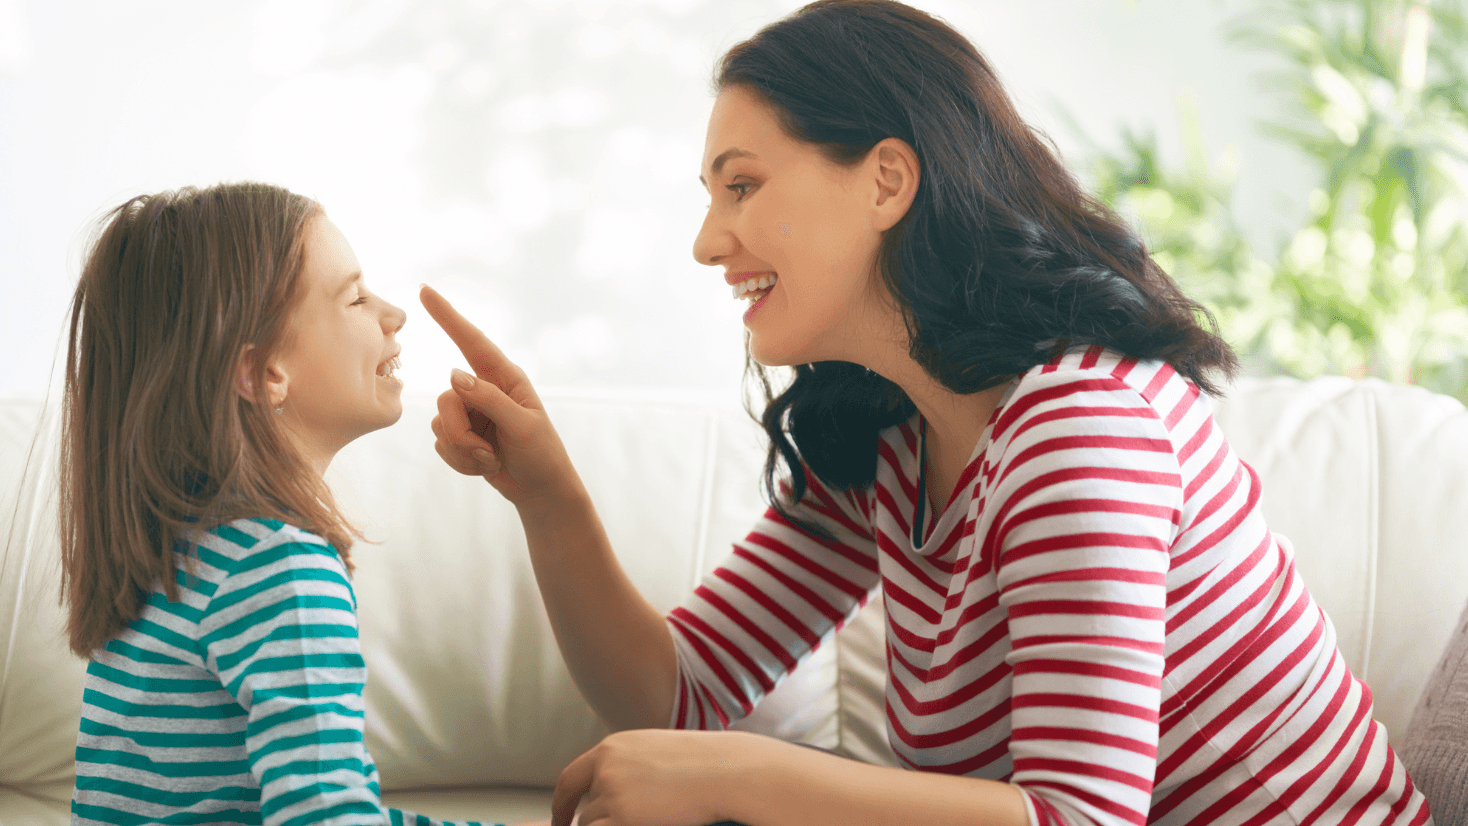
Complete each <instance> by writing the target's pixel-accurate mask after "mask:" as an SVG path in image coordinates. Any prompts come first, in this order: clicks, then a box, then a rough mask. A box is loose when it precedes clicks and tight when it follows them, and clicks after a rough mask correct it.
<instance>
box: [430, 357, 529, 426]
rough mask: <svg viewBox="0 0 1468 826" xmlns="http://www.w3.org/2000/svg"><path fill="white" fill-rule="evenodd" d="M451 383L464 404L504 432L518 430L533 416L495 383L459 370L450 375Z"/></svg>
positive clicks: (456, 369)
mask: <svg viewBox="0 0 1468 826" xmlns="http://www.w3.org/2000/svg"><path fill="white" fill-rule="evenodd" d="M449 382H450V384H451V385H452V386H453V388H454V392H456V393H458V394H459V398H461V399H463V400H464V404H466V405H468V406H469V407H470V408H472V409H474V410H477V411H479V412H480V413H483V414H484V415H485V416H488V417H489V420H490V421H492V422H494V423H495V426H496V427H499V428H501V429H502V430H503V429H504V428H510V429H518V428H517V426H522V425H523V424H524V419H525V417H527V416H531V415H532V414H531V413H530V411H528V410H526V409H525V408H523V407H521V406H520V405H519V404H517V403H516V402H515V400H514V399H512V398H510V397H509V396H508V395H506V394H505V392H504V391H503V390H501V389H499V388H498V387H496V386H495V385H494V383H493V382H490V381H486V380H484V379H480V378H476V377H475V376H473V375H471V374H469V373H466V372H464V371H463V370H460V369H458V368H454V370H453V372H452V373H451V374H450V376H449Z"/></svg>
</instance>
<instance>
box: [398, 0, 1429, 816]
mask: <svg viewBox="0 0 1468 826" xmlns="http://www.w3.org/2000/svg"><path fill="white" fill-rule="evenodd" d="M717 88H718V90H719V92H718V97H717V99H716V101H715V103H714V108H713V113H712V115H711V117H710V119H709V126H708V136H707V143H706V144H705V151H704V157H703V163H702V169H701V172H702V175H701V178H702V180H703V181H704V184H705V186H706V187H707V188H708V191H709V195H710V200H711V204H710V206H709V210H708V214H707V216H706V218H705V219H704V223H703V227H702V229H701V230H700V232H699V234H698V237H697V238H696V239H695V241H694V246H693V251H694V256H695V257H696V258H697V259H698V260H699V261H700V262H702V263H704V264H708V265H711V266H716V267H719V268H721V269H722V270H723V276H724V279H725V280H726V281H727V282H728V283H729V284H730V285H731V287H732V289H733V292H734V295H735V297H736V298H745V299H748V300H749V302H750V304H749V308H748V309H747V310H746V312H745V314H744V323H745V326H746V329H747V332H748V345H749V355H750V357H751V359H752V361H751V371H752V372H753V373H754V375H755V376H756V378H759V379H761V380H762V381H763V384H764V387H765V388H766V390H767V394H766V406H765V409H764V412H763V415H762V417H761V418H762V421H763V424H764V428H765V430H766V432H767V433H768V435H769V437H770V443H771V446H770V450H769V460H768V463H767V469H766V482H767V487H768V488H770V491H771V508H770V509H769V511H768V512H767V513H766V514H765V516H764V517H763V518H762V519H761V520H760V521H759V522H758V523H757V524H756V525H755V526H754V528H753V530H752V531H751V533H750V534H749V536H748V538H747V539H746V540H744V541H743V542H740V543H737V544H736V547H735V549H734V553H733V555H732V556H731V557H730V558H729V559H728V560H727V561H726V562H725V563H724V564H723V565H722V566H721V567H720V568H719V569H718V570H716V571H715V572H714V573H712V574H711V575H710V576H709V577H708V578H707V579H706V580H704V582H703V584H702V586H701V587H699V588H698V589H697V590H696V591H695V592H694V593H693V594H692V595H691V596H690V597H689V599H688V601H687V602H686V603H685V604H684V605H683V606H682V607H680V608H678V609H676V610H674V611H673V612H671V614H669V615H668V616H667V617H663V616H661V615H659V613H658V612H657V611H656V610H655V609H653V608H652V607H651V606H650V605H649V604H648V603H647V601H646V600H644V599H643V598H642V597H641V596H640V595H639V594H638V593H637V592H636V590H635V589H634V588H633V587H632V586H631V585H630V583H629V582H628V580H627V578H626V576H625V575H624V574H623V572H622V570H621V568H620V567H619V565H618V563H617V561H616V556H615V555H614V554H613V553H612V551H611V549H610V548H609V547H608V543H607V541H606V537H605V534H604V533H603V532H602V530H601V528H600V525H599V523H598V521H597V519H596V515H595V512H594V511H593V509H592V506H591V503H590V502H588V501H587V498H586V496H585V491H584V489H583V488H582V486H581V485H580V482H579V480H578V478H577V476H576V474H575V471H574V469H573V468H572V467H571V466H570V463H569V461H567V460H566V458H565V454H564V451H563V450H562V449H561V447H560V443H559V440H558V439H557V437H556V435H555V431H554V429H553V428H552V427H551V425H550V423H549V422H548V421H547V419H546V417H545V413H544V410H543V409H542V407H541V406H540V404H539V402H538V401H537V399H536V396H535V393H534V390H533V389H532V388H531V387H530V385H529V384H528V382H527V381H526V380H525V377H524V374H523V373H521V372H519V371H518V370H516V369H515V368H514V366H513V365H512V364H509V363H508V362H506V361H505V360H504V358H503V356H502V355H500V354H499V353H498V351H497V350H495V349H494V347H493V345H491V344H489V343H488V342H487V340H485V339H484V338H483V336H482V335H480V334H479V333H478V331H476V330H475V329H474V328H473V327H472V326H470V325H469V324H468V323H467V322H466V321H464V320H463V319H462V318H460V317H459V316H458V315H457V314H456V313H455V312H454V311H453V310H452V308H451V307H449V306H448V305H447V304H446V303H444V302H443V300H442V299H441V298H439V297H438V296H436V294H434V293H432V292H425V293H424V295H423V300H424V304H425V306H427V307H428V308H429V310H430V312H431V313H432V314H433V315H434V317H435V318H436V319H437V320H438V321H439V322H440V324H442V325H444V326H445V328H446V329H447V330H448V331H449V332H450V334H451V335H453V336H454V337H455V339H456V340H457V341H458V342H459V344H460V347H461V349H462V350H463V351H464V352H465V355H466V356H467V357H468V358H469V362H470V364H471V365H472V366H473V367H474V368H475V371H476V373H478V378H476V377H474V376H469V375H467V374H457V375H456V377H455V381H454V387H453V389H452V390H450V391H449V392H446V393H445V394H444V395H443V396H442V397H440V402H439V416H438V418H437V419H435V421H434V428H435V432H436V434H437V436H438V444H439V451H440V453H441V455H443V457H444V458H445V460H446V461H448V463H449V464H450V465H452V466H453V467H455V468H456V469H458V470H460V471H461V472H464V473H470V474H479V475H483V476H484V477H485V478H486V479H487V480H488V481H489V482H490V483H491V484H493V485H494V486H495V487H496V488H497V489H498V490H499V491H501V492H502V493H503V494H504V495H505V496H506V497H507V498H509V499H510V500H511V501H512V502H514V504H515V505H516V506H517V508H518V509H519V513H520V516H521V518H522V520H523V521H524V525H525V531H526V536H527V537H528V538H529V540H530V552H531V554H532V557H533V562H534V564H535V570H536V575H537V578H538V580H539V584H540V589H541V593H542V596H543V598H544V600H545V603H546V608H547V611H548V613H549V616H550V618H551V621H552V624H553V626H554V627H555V631H556V638H557V640H558V641H559V643H560V646H561V650H562V652H563V654H564V656H565V657H566V660H567V662H568V664H569V665H570V668H571V672H572V674H573V676H574V677H575V678H576V680H577V684H578V686H579V687H580V688H581V690H582V692H583V693H584V694H585V695H586V696H587V698H588V700H589V701H590V702H591V704H592V706H593V707H595V708H596V709H597V710H598V712H599V713H600V715H601V717H602V719H604V720H606V721H607V722H608V723H609V724H610V725H612V726H613V727H614V728H616V729H621V731H619V732H618V733H615V734H612V735H610V736H609V737H607V738H606V739H605V740H604V741H603V742H602V743H601V744H600V745H598V746H597V747H595V748H594V749H592V750H591V751H589V752H587V753H586V754H585V755H583V756H582V757H580V758H578V759H577V760H576V761H574V762H573V763H572V764H571V765H570V766H568V767H567V769H566V770H565V772H564V773H563V774H562V776H561V782H560V784H559V786H558V788H557V792H556V805H555V810H554V811H555V814H554V818H553V822H554V823H555V824H557V826H566V824H567V823H569V821H570V818H571V814H572V812H573V811H574V810H575V809H576V808H577V806H578V803H579V806H580V816H581V823H582V824H586V826H631V824H637V826H678V825H679V824H693V823H708V822H711V821H715V820H719V819H721V818H731V819H734V820H737V821H739V822H742V823H746V824H751V826H783V825H784V824H790V826H818V824H841V826H861V824H898V823H900V824H910V823H921V824H924V825H925V826H942V825H943V824H976V823H986V824H987V823H992V824H1016V825H1017V824H1026V823H1028V824H1072V825H1073V826H1082V824H1141V823H1161V824H1208V823H1212V824H1264V823H1270V824H1285V823H1290V824H1307V823H1322V824H1323V823H1357V824H1389V823H1390V824H1404V825H1405V824H1419V825H1420V824H1423V823H1427V822H1430V817H1429V814H1428V811H1427V807H1426V804H1425V802H1424V801H1423V798H1422V796H1421V795H1420V794H1419V793H1418V792H1417V791H1416V790H1415V789H1414V788H1413V786H1412V783H1411V781H1410V780H1409V779H1408V778H1407V775H1406V773H1405V771H1404V770H1403V768H1402V765H1401V764H1400V763H1399V762H1398V761H1397V759H1396V757H1395V755H1393V753H1392V750H1391V749H1390V748H1389V747H1388V745H1387V738H1386V732H1385V731H1384V730H1383V729H1382V727H1381V726H1380V725H1379V724H1377V723H1376V722H1375V721H1373V720H1372V717H1371V696H1370V693H1369V691H1367V689H1366V687H1365V686H1364V685H1363V684H1362V683H1360V682H1359V681H1357V680H1356V679H1355V678H1354V677H1353V676H1352V675H1351V674H1350V673H1349V672H1348V671H1347V669H1346V667H1345V665H1344V664H1343V662H1342V660H1341V657H1340V654H1339V653H1338V652H1337V650H1336V645H1335V636H1334V631H1333V629H1332V627H1331V625H1330V623H1329V621H1328V620H1327V619H1326V618H1325V616H1324V615H1323V614H1322V613H1321V611H1320V609H1319V608H1318V607H1317V606H1316V605H1315V603H1314V602H1313V601H1312V599H1311V597H1310V594H1309V592H1308V591H1307V590H1306V589H1305V587H1304V585H1303V583H1301V581H1300V578H1299V576H1298V575H1297V573H1296V572H1295V569H1294V566H1293V562H1292V557H1291V554H1290V550H1289V546H1288V544H1287V543H1285V542H1284V541H1283V540H1282V539H1281V538H1280V537H1277V536H1274V535H1273V534H1272V533H1271V532H1270V531H1269V529H1268V527H1267V526H1266V525H1265V523H1264V518H1263V516H1262V513H1261V510H1260V507H1259V500H1260V491H1259V486H1258V482H1257V478H1256V477H1255V476H1254V474H1253V472H1252V471H1251V470H1250V469H1249V468H1248V466H1246V465H1245V464H1243V463H1242V462H1241V461H1240V460H1239V459H1238V457H1237V456H1236V455H1235V454H1234V453H1233V451H1232V450H1231V449H1230V448H1229V445H1228V443H1227V441H1226V440H1225V439H1224V437H1223V435H1222V433H1220V432H1219V430H1218V428H1217V426H1216V425H1215V424H1214V421H1213V418H1212V416H1211V414H1210V412H1209V410H1210V408H1209V401H1208V396H1207V392H1210V391H1214V390H1216V389H1218V388H1219V386H1220V384H1221V382H1222V381H1223V380H1224V379H1226V378H1227V377H1228V376H1229V375H1230V374H1231V372H1232V371H1233V369H1234V366H1235V359H1234V356H1233V354H1232V352H1231V351H1230V350H1229V348H1228V346H1227V345H1226V344H1225V343H1224V342H1223V341H1222V340H1221V339H1220V338H1219V337H1218V335H1217V334H1216V333H1215V332H1214V330H1213V329H1212V327H1211V321H1210V320H1209V319H1208V318H1207V314H1206V313H1205V312H1204V311H1203V310H1202V309H1201V308H1200V307H1199V306H1198V305H1197V304H1195V303H1193V302H1192V301H1190V300H1188V299H1187V298H1186V297H1185V296H1184V295H1183V294H1182V293H1181V292H1180V291H1179V290H1178V288H1177V287H1176V285H1174V284H1173V282H1172V281H1171V280H1170V279H1169V278H1168V277H1167V276H1166V275H1165V274H1164V273H1163V272H1162V271H1161V270H1159V269H1158V267H1157V265H1156V264H1155V263H1154V262H1153V261H1152V259H1151V258H1150V257H1149V256H1148V255H1147V252H1146V250H1145V249H1144V247H1143V245H1142V244H1141V242H1140V241H1139V240H1138V239H1137V236H1136V235H1135V233H1133V232H1132V231H1131V230H1130V229H1128V228H1127V227H1126V226H1125V225H1124V224H1123V223H1122V222H1121V221H1120V220H1119V219H1118V218H1117V217H1116V216H1115V215H1114V214H1112V213H1111V212H1110V211H1109V210H1107V209H1106V208H1104V207H1103V206H1102V205H1100V204H1098V203H1096V202H1095V201H1094V200H1092V199H1091V198H1090V197H1088V196H1087V195H1086V194H1085V193H1084V192H1083V191H1082V190H1081V189H1080V188H1079V187H1078V185H1077V184H1076V182H1075V181H1074V180H1073V179H1072V177H1071V176H1070V174H1069V173H1068V172H1067V171H1066V170H1065V168H1064V167H1063V166H1062V165H1061V163H1060V161H1059V160H1058V159H1057V158H1056V157H1055V155H1054V154H1053V153H1052V151H1051V149H1050V148H1049V146H1048V145H1047V144H1046V142H1045V141H1044V140H1043V139H1042V138H1041V137H1039V136H1038V135H1036V134H1035V133H1034V132H1033V131H1032V130H1030V129H1029V128H1028V127H1027V126H1025V124H1024V123H1023V122H1022V121H1021V120H1020V118H1019V117H1018V115H1017V114H1016V112H1015V110H1014V108H1013V106H1012V105H1011V103H1010V101H1009V99H1008V97H1007V96H1006V94H1005V92H1004V90H1003V88H1002V87H1001V86H1000V84H999V82H998V80H997V79H996V78H995V76H994V74H993V72H992V71H991V70H990V68H989V66H988V64H987V63H986V62H985V61H984V59H983V58H982V57H981V56H980V55H979V53H978V52H977V51H976V50H975V49H974V47H973V46H972V45H971V44H970V43H968V41H966V40H965V39H964V38H963V37H962V36H961V35H959V34H958V33H957V32H955V31H953V30H952V29H951V28H949V27H948V26H946V25H945V24H943V23H942V22H940V21H938V20H936V19H934V18H932V17H930V16H929V15H927V14H924V13H922V12H919V11H917V10H914V9H912V8H909V7H907V6H904V5H902V4H900V3H896V2H891V1H890V0H822V1H821V2H817V3H813V4H811V5H809V6H807V7H805V8H803V9H801V10H799V11H797V12H796V13H795V14H793V15H791V16H790V17H789V18H787V19H785V20H782V21H779V22H777V23H775V24H773V25H771V26H769V27H767V28H766V29H764V30H763V31H761V32H760V33H758V34H757V35H755V36H754V37H753V38H752V39H750V40H748V41H746V42H744V43H741V44H739V45H737V46H735V47H734V48H733V49H731V50H730V51H729V53H728V54H727V55H725V57H724V59H723V61H722V63H721V65H720V67H719V70H718V73H717ZM763 365H769V366H776V365H778V366H789V367H793V368H794V369H793V375H791V376H790V380H789V383H788V384H783V386H782V387H780V389H779V392H778V393H774V392H769V391H770V390H771V382H770V381H768V380H767V379H765V378H764V377H765V373H764V372H763V367H762V366H763ZM470 410H472V411H474V413H475V415H474V416H473V417H471V416H470V415H469V414H468V411H470ZM481 417H487V419H488V420H489V421H490V422H492V423H493V427H492V428H490V427H486V426H485V422H484V421H483V420H482V419H481ZM787 472H788V478H787V480H786V481H785V482H784V483H778V484H777V483H776V482H775V481H774V480H775V479H776V478H777V477H778V476H785V475H786V473H787ZM649 507H656V504H655V503H650V504H649ZM879 590H880V592H881V593H882V594H883V596H884V600H883V606H884V610H885V613H886V628H887V724H888V739H889V741H890V743H891V745H892V747H893V749H894V751H895V752H896V754H897V756H898V757H899V758H900V759H901V760H902V762H903V763H904V764H905V766H906V767H907V768H908V769H910V771H903V770H900V769H889V768H881V767H876V766H867V765H859V764H855V763H852V762H851V761H846V760H842V759H840V758H838V757H835V756H832V755H827V754H819V753H814V752H811V751H810V750H807V749H799V748H795V747H794V746H791V745H789V744H786V743H782V742H780V741H777V740H772V739H769V738H760V737H755V736H752V735H748V734H742V733H724V732H721V731H719V730H721V729H724V728H725V727H726V726H727V724H728V723H729V722H730V721H731V720H735V719H737V718H739V717H741V716H743V715H745V714H747V713H748V712H749V711H750V709H751V708H752V707H753V706H754V704H755V703H758V702H759V701H760V699H761V697H762V696H764V694H765V693H766V692H768V691H769V690H770V689H771V688H772V687H773V686H774V685H776V684H777V683H778V682H779V681H780V680H781V679H782V678H784V676H785V675H786V674H788V673H789V672H790V671H791V670H792V669H795V668H798V667H800V664H801V662H802V661H803V660H804V659H805V658H806V656H807V655H808V654H809V653H810V652H811V651H812V650H814V649H815V647H816V646H818V645H821V644H823V643H824V642H825V641H827V640H829V639H830V637H831V635H832V634H833V633H834V632H835V631H836V629H837V628H839V627H840V626H841V625H842V624H843V623H844V622H845V621H846V620H848V619H849V618H850V617H852V616H853V614H854V613H855V612H856V611H857V610H858V609H859V608H860V607H861V605H862V604H864V603H865V602H866V601H867V600H868V599H869V598H871V596H872V595H873V594H875V593H877V592H878V591H879ZM655 729H664V730H662V731H658V730H655ZM666 729H672V730H671V731H669V730H666ZM695 729H703V730H705V731H691V730H695Z"/></svg>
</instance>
